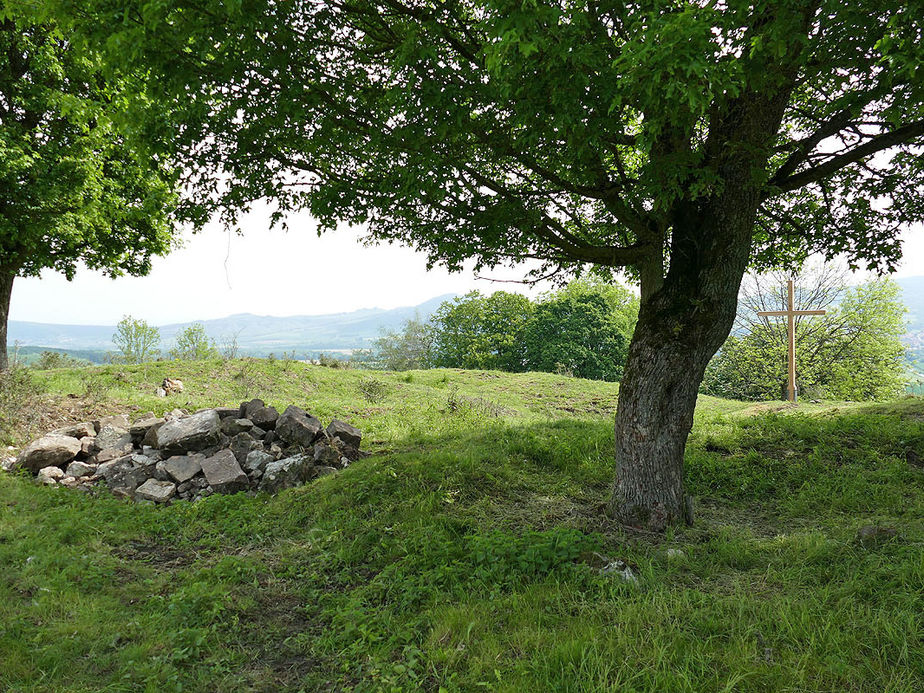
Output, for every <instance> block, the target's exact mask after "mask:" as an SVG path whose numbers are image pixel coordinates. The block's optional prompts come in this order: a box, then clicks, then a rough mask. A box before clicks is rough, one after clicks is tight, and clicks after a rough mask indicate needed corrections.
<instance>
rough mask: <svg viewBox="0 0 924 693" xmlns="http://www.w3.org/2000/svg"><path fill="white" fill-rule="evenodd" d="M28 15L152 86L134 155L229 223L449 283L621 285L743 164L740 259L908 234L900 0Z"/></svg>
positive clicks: (910, 208)
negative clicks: (287, 215)
mask: <svg viewBox="0 0 924 693" xmlns="http://www.w3.org/2000/svg"><path fill="white" fill-rule="evenodd" d="M47 5H48V6H50V7H54V8H55V9H56V11H57V13H58V16H64V17H65V18H67V19H69V20H70V21H72V22H74V23H75V24H76V26H78V27H79V28H80V31H81V34H82V35H83V36H85V37H86V40H87V41H88V42H92V43H93V44H94V45H104V46H105V47H106V48H107V50H108V53H109V55H110V59H111V60H112V61H114V62H116V63H117V64H119V65H126V64H134V65H136V66H138V67H140V69H142V70H143V71H144V72H146V73H147V74H148V75H149V76H150V80H149V82H148V90H149V93H150V94H151V95H153V96H156V99H154V100H153V101H152V102H151V103H155V104H156V108H155V109H150V110H148V111H147V112H146V114H145V119H146V120H145V127H144V129H145V131H146V132H147V133H148V136H149V138H150V139H152V140H159V141H160V143H161V145H163V146H167V147H169V148H170V149H174V150H179V151H181V152H182V153H183V155H184V156H183V160H184V162H185V163H186V165H187V167H188V171H187V180H186V181H185V182H186V183H187V184H188V185H189V187H188V191H189V193H190V194H191V196H192V199H194V200H196V201H197V202H198V203H199V204H201V205H204V206H206V207H208V208H210V209H213V208H214V207H215V206H220V207H222V208H223V209H224V210H225V211H226V212H227V213H228V214H229V215H231V216H232V217H233V216H234V215H235V214H236V213H237V212H238V211H239V210H240V209H244V208H246V207H247V206H248V204H249V203H250V201H252V200H254V199H256V198H260V197H266V198H270V199H272V200H274V201H275V202H276V203H277V204H278V205H279V208H280V209H281V210H289V209H295V208H302V207H304V208H307V209H309V210H310V211H311V213H312V214H313V215H314V216H315V217H317V218H318V219H320V220H321V222H322V223H323V225H324V226H325V227H328V228H333V227H334V226H335V225H336V224H337V223H338V222H342V221H343V222H350V223H361V222H365V223H367V224H368V229H369V232H370V233H371V234H372V235H373V236H375V237H376V238H380V239H385V240H400V241H403V242H407V243H411V244H413V245H415V246H417V247H418V248H420V249H422V250H424V251H426V252H427V253H429V254H430V256H431V258H432V259H433V260H434V261H442V262H445V263H447V264H448V265H450V266H452V267H458V266H459V264H460V263H461V262H462V261H463V260H464V259H466V258H475V259H476V260H477V262H478V264H479V265H488V266H490V265H494V264H496V263H498V262H503V261H505V260H513V261H518V260H522V259H526V258H540V259H542V260H543V261H544V262H546V263H547V264H548V265H549V266H550V267H549V268H556V267H558V266H560V265H564V266H572V265H574V264H575V263H592V264H594V265H597V266H605V267H607V266H608V267H622V266H630V267H633V268H636V269H639V268H641V267H642V266H643V265H646V264H650V263H655V264H657V265H658V266H660V259H661V255H662V251H664V250H665V249H666V248H667V247H668V246H669V244H670V241H671V231H672V228H673V227H674V226H675V225H676V224H677V223H678V218H682V216H683V208H684V205H690V204H694V205H695V204H697V200H705V199H707V198H709V197H710V196H713V195H715V194H716V193H718V192H720V191H721V190H722V188H723V186H724V185H726V181H725V179H726V178H727V177H728V176H727V175H726V172H724V171H723V169H724V167H725V166H727V165H730V161H731V158H733V157H738V156H741V155H742V152H743V151H744V150H747V149H749V148H750V149H754V150H755V151H754V152H751V154H749V156H752V155H753V161H751V162H750V164H748V165H751V166H752V170H750V171H749V172H748V176H749V177H750V178H751V179H752V182H753V185H754V186H755V187H756V189H757V190H758V195H759V208H758V210H757V213H756V217H755V220H754V221H755V224H756V227H755V231H754V233H753V249H752V256H753V259H754V260H755V261H757V262H760V263H763V264H767V263H770V264H773V263H779V262H781V261H784V260H790V259H792V258H794V257H795V258H798V257H801V256H804V255H805V254H807V253H809V252H822V253H825V254H828V255H833V254H836V253H841V252H843V253H846V254H847V255H848V257H849V258H851V261H853V262H855V263H858V264H863V265H867V266H871V267H874V268H880V269H888V268H889V267H891V266H892V265H893V264H894V263H895V261H896V260H897V259H898V258H899V255H900V248H899V243H898V239H897V235H896V234H897V230H898V228H899V226H900V225H901V224H904V223H909V222H911V221H915V220H917V219H920V218H921V202H922V195H921V190H922V187H924V186H922V182H924V181H922V165H921V159H920V157H919V156H917V155H916V152H915V150H914V144H915V143H920V141H921V137H922V135H924V118H922V112H921V103H922V80H921V78H920V69H921V68H920V65H921V63H922V62H924V60H922V58H924V48H922V46H924V41H922V40H921V39H922V37H921V33H922V26H921V25H922V19H921V13H920V12H918V11H916V10H915V7H914V3H905V2H899V1H898V0H893V1H878V2H874V3H869V2H866V3H853V4H851V3H843V2H839V1H838V0H827V1H819V0H813V1H812V2H803V1H802V0H767V1H765V2H760V3H757V4H754V3H750V2H725V3H714V2H673V3H662V2H641V3H633V4H630V5H626V4H624V3H617V2H602V3H600V2H584V1H581V2H575V3H572V2H569V3H563V2H556V1H552V0H544V1H540V2H534V3H520V2H511V1H510V0H493V1H489V2H423V1H415V0H405V1H404V2H402V1H400V0H386V1H374V0H356V1H354V2H339V1H336V0H335V1H331V2H314V1H313V0H292V1H291V2H284V3H279V2H274V1H271V0H249V1H247V2H215V3H205V2H202V1H201V0H166V1H164V0H157V1H156V2H155V1H153V0H118V1H116V0H80V1H79V2H76V1H74V0H50V1H49V2H48V3H47ZM918 9H920V8H918ZM143 103H144V102H139V104H142V105H143ZM241 114H247V117H241ZM139 117H140V116H139ZM762 119H769V120H768V121H767V122H766V123H764V122H762ZM776 120H779V121H780V124H779V126H778V127H777V126H776V125H775V124H774V123H773V121H776ZM173 122H176V123H182V127H181V128H178V129H173V128H172V127H171V123H173ZM165 135H169V138H168V139H165V138H164V136H165ZM887 150H888V151H889V154H888V155H887V156H880V157H876V156H874V155H875V154H876V153H877V152H883V151H887ZM219 172H220V175H219ZM876 201H880V202H882V203H881V204H876ZM654 281H655V284H657V282H658V280H657V279H655V280H654Z"/></svg>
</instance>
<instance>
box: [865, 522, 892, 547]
mask: <svg viewBox="0 0 924 693" xmlns="http://www.w3.org/2000/svg"><path fill="white" fill-rule="evenodd" d="M896 536H898V530H897V529H894V528H892V527H878V526H876V525H865V526H863V527H860V529H858V530H857V541H859V542H860V543H861V544H862V545H863V546H865V547H867V548H871V547H875V546H879V545H880V544H883V543H885V542H887V541H889V540H890V539H893V538H895V537H896Z"/></svg>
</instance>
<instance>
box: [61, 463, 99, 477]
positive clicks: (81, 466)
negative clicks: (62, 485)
mask: <svg viewBox="0 0 924 693" xmlns="http://www.w3.org/2000/svg"><path fill="white" fill-rule="evenodd" d="M95 473H96V467H95V466H94V465H92V464H87V463H85V462H76V461H75V462H71V463H70V464H69V465H67V475H68V476H72V477H74V478H75V479H80V478H82V477H85V476H93V475H94V474H95Z"/></svg>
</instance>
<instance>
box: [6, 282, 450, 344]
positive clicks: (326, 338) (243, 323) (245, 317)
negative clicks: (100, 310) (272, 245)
mask: <svg viewBox="0 0 924 693" xmlns="http://www.w3.org/2000/svg"><path fill="white" fill-rule="evenodd" d="M454 296H455V294H445V295H443V296H437V297H436V298H431V299H430V300H429V301H425V302H424V303H421V304H419V305H416V306H407V307H403V308H392V309H390V310H385V309H382V308H364V309H362V310H355V311H352V312H349V313H333V314H330V315H294V316H290V317H283V318H280V317H273V316H269V315H252V314H250V313H242V314H239V315H229V316H228V317H226V318H218V319H216V320H202V321H200V322H202V324H203V325H204V326H205V331H206V333H207V334H208V335H209V337H211V338H212V339H215V340H217V341H218V342H219V343H222V342H224V341H227V340H229V339H230V338H231V337H234V336H236V338H237V343H238V346H239V347H240V350H241V352H242V353H245V354H251V355H254V356H260V355H266V354H269V353H271V352H272V353H276V354H277V355H281V354H282V352H284V351H295V352H296V353H297V354H316V353H317V352H320V351H337V350H351V349H361V348H364V347H368V346H369V345H370V344H371V342H372V341H373V340H374V339H376V338H378V337H379V335H380V334H381V332H382V330H393V329H397V328H399V327H400V326H401V325H402V324H403V323H404V322H405V321H406V320H409V319H411V318H414V317H415V316H420V317H421V318H427V317H429V315H430V314H431V313H433V311H435V310H436V309H437V308H438V307H439V306H440V304H441V303H442V302H443V301H446V300H449V299H451V298H453V297H454ZM191 324H192V323H188V322H186V323H177V324H172V325H162V326H160V336H161V340H162V345H163V346H164V347H165V348H167V349H169V348H170V347H171V346H172V344H173V342H174V340H175V339H176V335H177V334H178V333H179V332H181V331H182V330H184V329H185V328H187V327H189V325H191ZM114 332H115V326H114V325H52V324H47V323H38V322H22V321H19V320H11V321H10V323H9V336H8V340H9V344H10V345H13V344H14V343H15V342H19V343H20V344H23V345H29V346H37V347H49V348H55V349H64V350H68V351H70V350H78V349H79V350H112V349H114V345H113V344H112V335H113V333H114Z"/></svg>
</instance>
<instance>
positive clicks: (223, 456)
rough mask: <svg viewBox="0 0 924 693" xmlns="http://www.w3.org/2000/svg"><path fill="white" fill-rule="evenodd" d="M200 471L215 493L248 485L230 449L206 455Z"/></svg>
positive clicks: (238, 489)
mask: <svg viewBox="0 0 924 693" xmlns="http://www.w3.org/2000/svg"><path fill="white" fill-rule="evenodd" d="M216 416H217V415H216ZM202 472H203V473H204V474H205V479H206V481H208V483H209V486H211V487H212V490H213V491H214V492H215V493H236V492H237V491H244V490H246V489H247V487H248V486H249V481H248V479H247V475H246V474H244V470H243V469H241V465H239V464H238V463H237V460H236V459H235V458H234V453H232V452H231V451H230V450H221V451H220V452H218V453H216V454H214V455H212V456H211V457H206V458H205V459H204V460H203V461H202Z"/></svg>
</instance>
